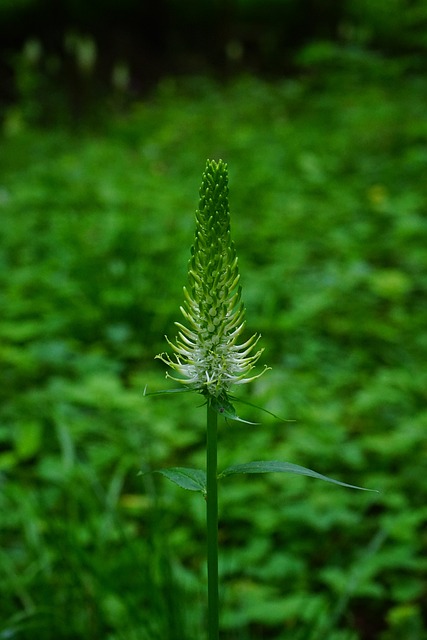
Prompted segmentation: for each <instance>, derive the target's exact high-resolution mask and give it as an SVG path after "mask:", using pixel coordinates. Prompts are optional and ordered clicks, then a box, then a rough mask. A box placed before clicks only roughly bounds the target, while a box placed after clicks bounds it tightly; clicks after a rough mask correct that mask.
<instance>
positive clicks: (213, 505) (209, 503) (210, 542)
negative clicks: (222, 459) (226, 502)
mask: <svg viewBox="0 0 427 640" xmlns="http://www.w3.org/2000/svg"><path fill="white" fill-rule="evenodd" d="M217 425H218V414H217V412H216V411H215V409H213V408H212V406H211V402H210V400H208V403H207V445H206V530H207V567H208V639H209V640H218V639H219V606H218V605H219V602H218V600H219V599H218V477H217V459H218V446H217Z"/></svg>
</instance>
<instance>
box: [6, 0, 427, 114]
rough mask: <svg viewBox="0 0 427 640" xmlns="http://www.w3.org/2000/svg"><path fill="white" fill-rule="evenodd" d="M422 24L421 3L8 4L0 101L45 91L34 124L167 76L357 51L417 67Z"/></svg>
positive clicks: (425, 15) (221, 74)
mask: <svg viewBox="0 0 427 640" xmlns="http://www.w3.org/2000/svg"><path fill="white" fill-rule="evenodd" d="M426 25H427V9H426V8H425V5H424V3H423V2H422V1H421V0H415V1H412V2H410V1H409V0H406V1H401V2H397V1H395V2H391V3H390V2H386V1H385V0H375V1H374V2H367V1H365V0H359V1H358V2H356V0H347V2H342V1H341V0H263V1H260V0H246V1H245V0H216V1H214V0H206V1H203V2H201V1H196V0H190V1H188V2H178V1H177V0H159V1H157V2H147V1H144V2H137V1H136V0H127V1H124V2H117V1H115V0H109V1H106V2H100V1H99V0H96V1H94V2H90V3H87V2H82V1H77V0H68V1H65V2H57V1H55V0H27V1H25V0H21V2H16V3H10V2H7V1H5V0H3V1H2V2H0V41H1V43H2V44H1V51H0V72H1V74H0V77H1V81H0V101H1V103H2V104H3V107H4V106H5V105H8V104H11V103H14V102H17V101H18V102H19V101H22V100H24V101H25V100H26V98H28V95H29V94H30V95H31V96H32V97H34V96H38V100H39V102H41V103H42V106H41V107H39V108H38V113H34V114H32V116H31V117H32V119H35V120H39V119H41V120H45V121H50V120H51V119H52V118H53V117H54V116H55V115H57V112H58V110H59V111H61V110H66V108H67V107H70V109H71V112H72V114H74V115H77V116H79V115H81V113H82V112H83V111H84V110H85V109H87V108H88V106H89V105H90V104H91V103H93V101H94V100H96V99H99V98H103V97H105V96H110V95H111V93H113V94H114V93H119V94H120V95H121V96H122V98H121V102H123V101H124V102H126V101H127V100H129V99H132V98H135V97H139V96H141V95H144V94H145V93H146V92H147V91H149V90H150V89H151V88H152V87H153V86H154V85H155V84H156V83H157V82H158V81H159V79H160V78H162V77H164V76H170V75H180V74H206V73H207V74H209V75H213V76H215V77H216V78H217V79H226V78H228V77H230V76H233V75H234V74H236V73H241V72H250V73H255V74H261V75H263V76H264V77H271V76H283V75H292V74H295V73H297V72H298V73H299V72H300V71H301V70H302V69H304V70H305V71H307V70H311V71H313V68H314V72H315V71H316V67H317V66H318V65H319V64H320V65H325V63H326V64H328V63H330V61H331V59H332V60H333V61H334V62H335V63H339V60H340V58H341V57H344V58H346V57H348V56H349V55H350V56H351V55H352V54H353V55H354V52H355V50H356V51H360V50H363V51H366V50H369V51H375V52H376V53H377V54H378V53H379V54H381V55H385V56H391V57H396V56H397V57H399V58H400V59H401V60H402V64H403V67H404V68H405V69H411V68H414V67H415V68H420V67H422V65H423V62H424V60H425V54H426V49H427V38H426V35H425V34H426ZM313 44H314V45H315V46H314V49H313ZM36 111H37V110H36ZM30 119H31V118H30Z"/></svg>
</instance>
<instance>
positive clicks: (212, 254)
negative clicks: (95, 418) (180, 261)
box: [157, 160, 268, 409]
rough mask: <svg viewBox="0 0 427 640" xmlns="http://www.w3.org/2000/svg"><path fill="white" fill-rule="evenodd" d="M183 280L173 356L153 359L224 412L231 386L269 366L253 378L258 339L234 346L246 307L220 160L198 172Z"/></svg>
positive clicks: (251, 339) (242, 323) (254, 337)
mask: <svg viewBox="0 0 427 640" xmlns="http://www.w3.org/2000/svg"><path fill="white" fill-rule="evenodd" d="M188 280H189V286H188V289H187V288H186V287H184V298H185V300H184V306H182V307H181V313H182V315H183V316H184V319H185V322H186V324H182V323H180V322H176V323H175V324H176V325H177V327H178V329H179V333H178V336H177V338H176V341H175V343H172V342H171V341H170V340H169V339H167V338H166V339H167V341H168V343H169V346H170V347H171V349H172V350H173V357H172V358H171V357H170V356H169V355H167V354H164V353H163V354H160V355H158V356H157V358H160V359H161V360H163V362H165V363H166V364H167V365H169V367H171V368H172V369H173V371H174V372H176V373H178V374H179V377H177V376H174V375H171V374H169V373H167V374H166V375H167V377H169V378H171V379H172V380H175V381H177V382H180V383H182V384H184V385H187V386H188V388H189V389H194V390H195V391H198V392H199V393H201V394H203V395H204V396H205V397H206V399H208V400H209V401H211V403H212V404H213V405H214V406H218V407H222V408H223V409H224V408H225V407H226V406H227V405H228V406H230V403H229V399H228V393H229V390H230V387H231V386H232V385H233V384H244V383H246V382H251V381H252V380H255V379H256V378H259V376H261V375H262V374H263V373H264V372H265V371H266V370H267V369H268V367H267V366H265V367H264V369H263V370H262V371H261V372H260V373H258V374H255V375H252V370H253V369H254V367H255V364H256V363H257V361H258V359H259V357H260V356H261V353H262V351H263V350H262V349H260V350H258V351H255V348H256V346H257V344H258V340H259V338H260V336H259V335H257V334H254V335H253V336H252V337H251V338H249V340H246V341H245V342H242V343H240V344H239V343H238V341H239V339H240V338H241V335H242V333H243V331H244V328H245V319H244V318H245V307H244V304H243V302H242V299H241V287H240V285H239V280H240V274H239V268H238V258H237V255H236V250H235V247H234V243H233V242H232V240H231V237H230V213H229V208H228V174H227V165H226V164H225V163H224V162H223V161H222V160H219V161H218V162H215V161H214V160H210V161H208V162H207V165H206V171H205V173H204V174H203V180H202V186H201V188H200V203H199V208H198V210H197V212H196V234H195V240H194V245H193V247H192V250H191V259H190V262H189V267H188Z"/></svg>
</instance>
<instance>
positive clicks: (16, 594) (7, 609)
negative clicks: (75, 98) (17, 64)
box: [0, 69, 427, 640]
mask: <svg viewBox="0 0 427 640" xmlns="http://www.w3.org/2000/svg"><path fill="white" fill-rule="evenodd" d="M375 71H376V72H375V73H372V74H370V75H367V76H366V78H363V91H361V90H360V86H361V78H360V77H357V78H355V77H354V76H353V75H352V74H350V73H346V72H341V73H340V74H337V73H336V74H331V75H329V76H328V77H327V78H326V77H315V78H314V77H313V78H312V77H308V78H307V79H305V80H304V81H280V82H279V81H278V82H275V83H270V84H269V83H265V82H261V81H258V80H254V79H251V78H242V79H240V80H239V81H235V82H233V83H231V84H230V85H229V86H223V87H220V86H218V85H216V84H214V83H212V82H210V81H208V80H204V79H201V78H199V79H189V80H182V81H176V80H173V79H171V80H165V81H163V82H162V83H161V84H160V85H159V87H158V89H157V91H156V93H155V94H154V95H153V96H152V97H151V98H150V99H149V100H148V99H147V100H146V101H145V102H142V103H140V104H137V105H135V106H134V108H133V111H132V113H130V114H129V115H127V116H122V117H116V118H114V119H111V121H108V122H107V123H106V124H105V125H104V127H103V128H100V129H99V130H98V131H97V132H86V133H85V132H84V131H83V132H81V133H80V134H79V135H78V136H76V135H72V134H69V133H67V132H66V131H64V130H53V131H52V130H51V131H37V130H34V129H31V128H28V129H25V126H24V125H22V126H21V129H20V128H19V127H17V128H14V129H13V128H12V129H10V128H9V129H8V130H6V131H5V132H4V135H3V138H2V141H1V143H2V154H1V156H0V214H1V215H0V219H1V225H0V263H1V267H2V268H1V271H0V279H1V292H0V305H1V319H0V338H1V343H0V359H1V367H2V377H1V380H2V384H1V391H0V393H1V396H2V400H1V408H0V413H1V425H0V438H1V453H0V465H1V491H0V513H1V520H0V523H1V547H0V572H1V579H0V592H1V593H0V614H1V615H0V620H1V627H0V637H2V636H3V637H17V638H29V637H34V635H35V634H36V635H37V637H39V638H42V639H44V638H67V637H69V638H114V639H115V638H133V637H135V638H136V637H138V638H141V637H142V638H147V640H148V639H150V640H151V639H154V638H175V637H176V638H180V639H186V638H188V639H189V640H192V638H195V637H198V636H199V635H200V630H201V629H202V622H203V616H204V613H205V612H204V604H203V594H202V590H201V587H200V585H203V580H204V539H203V527H204V508H203V504H200V505H199V504H198V501H194V500H193V497H194V496H192V495H191V494H187V493H186V492H182V491H181V490H180V489H179V488H175V487H174V486H173V485H169V484H168V485H166V484H165V483H164V482H163V481H162V479H161V478H157V477H155V478H152V477H151V475H150V474H148V475H143V476H138V475H137V472H138V470H139V469H141V468H142V469H144V470H150V469H153V468H159V467H164V466H168V465H170V466H173V465H174V464H176V461H177V460H178V459H179V460H181V459H184V458H185V459H186V460H187V461H188V465H189V466H195V467H198V466H200V465H201V464H203V455H204V431H203V429H202V428H201V427H200V424H199V417H198V416H199V412H198V408H197V404H198V402H197V399H191V397H187V396H186V395H185V394H184V395H183V396H179V397H176V398H174V411H173V413H172V412H171V411H170V402H169V403H166V406H165V402H164V401H163V400H161V401H160V399H155V398H151V399H150V402H147V398H144V397H143V390H144V388H145V385H146V384H148V386H149V388H150V389H153V390H155V389H162V388H164V384H165V383H164V380H163V367H162V366H161V363H156V362H153V354H155V353H159V352H161V351H162V350H163V338H162V336H163V335H164V334H169V335H173V332H174V330H173V321H174V320H175V315H176V314H175V308H176V295H177V292H178V291H179V290H180V288H181V284H182V282H184V281H185V275H186V274H185V267H186V262H187V251H188V246H189V244H190V243H191V240H192V234H193V229H192V224H193V221H192V216H191V215H189V212H192V211H193V209H194V193H195V192H197V188H198V173H199V168H200V166H201V164H203V163H204V161H205V158H206V157H223V158H225V159H226V160H227V161H228V163H229V166H230V167H232V170H231V171H232V173H231V178H232V180H233V185H236V188H233V192H232V194H230V198H231V206H232V209H233V212H234V215H235V217H236V224H235V227H234V235H235V242H236V245H238V247H239V259H240V266H241V270H242V273H244V282H243V286H244V290H245V303H246V307H247V313H248V318H249V319H250V327H249V328H248V331H249V330H252V333H253V332H254V331H260V332H261V333H262V336H263V337H262V339H263V345H264V346H265V348H266V349H265V361H266V362H268V364H269V365H271V366H272V368H273V369H272V371H271V372H269V377H268V382H267V381H265V380H264V379H263V378H261V379H260V380H258V381H256V382H254V384H253V388H252V391H251V394H252V395H251V397H250V398H249V399H250V400H251V401H253V402H254V403H255V404H259V405H262V406H265V407H266V408H267V409H269V410H270V411H272V412H274V413H276V414H279V415H283V416H285V417H287V418H292V419H295V422H294V423H286V424H278V423H277V422H275V421H274V420H273V419H271V422H270V420H269V418H268V417H263V422H265V428H262V429H260V428H259V427H257V428H256V429H253V428H252V427H251V426H250V425H244V424H238V423H231V424H230V426H229V427H228V428H227V430H225V432H224V441H223V442H222V443H221V445H220V449H219V458H220V461H221V466H222V467H226V466H227V465H230V464H233V462H235V460H239V459H242V460H244V459H247V455H246V452H247V451H248V449H250V450H251V451H257V452H258V454H259V456H258V457H259V458H266V459H267V458H275V459H277V458H281V459H284V460H297V461H298V462H299V463H301V464H304V465H305V466H307V467H311V468H315V469H316V470H317V471H319V472H321V473H330V472H331V469H333V470H334V475H336V477H337V478H338V479H342V480H345V481H348V482H351V483H353V484H362V485H363V486H368V487H375V488H377V489H379V490H380V491H381V493H380V495H379V496H377V495H374V494H372V495H371V494H365V493H360V494H355V493H351V494H350V493H347V492H346V491H344V490H341V489H337V490H331V489H330V488H329V487H328V488H327V490H325V485H323V484H322V483H318V484H315V483H313V482H312V481H310V479H306V478H303V477H295V478H291V477H290V476H289V477H288V478H287V481H286V482H283V479H282V478H281V479H280V480H278V479H277V478H276V477H275V476H273V475H272V476H269V477H264V478H263V479H262V480H258V478H255V477H253V478H251V481H250V482H247V481H246V480H245V479H239V478H238V477H236V478H233V482H232V483H231V482H230V484H229V485H228V486H227V491H226V492H221V490H220V504H221V512H220V530H219V537H220V543H221V546H222V548H223V550H224V551H223V554H222V559H221V562H220V568H219V569H220V576H221V583H222V584H223V585H224V587H223V589H222V590H221V592H220V600H221V607H222V610H223V615H222V619H221V630H222V637H223V638H224V639H226V638H227V639H230V640H231V639H233V640H234V639H238V640H252V639H254V638H270V639H274V640H287V639H289V638H292V639H293V640H294V639H295V638H297V639H298V638H301V639H302V638H304V639H309V640H310V639H312V640H320V638H325V639H326V638H327V639H328V640H350V639H351V640H373V639H374V638H375V640H377V639H379V640H394V639H396V640H397V639H398V638H399V639H400V638H402V637H405V638H408V639H409V640H412V639H413V640H423V639H424V638H426V637H427V632H426V622H425V610H424V604H423V603H424V602H425V596H426V560H425V553H424V551H425V546H426V533H425V532H426V527H425V523H426V520H427V509H426V507H425V503H426V489H425V482H424V477H425V472H426V462H425V460H426V456H425V453H426V438H425V429H426V422H427V413H426V409H425V401H426V392H425V389H426V388H427V384H426V382H427V381H426V373H425V364H424V363H425V360H426V355H427V354H426V352H427V333H426V331H425V327H426V320H427V307H426V304H425V295H426V282H427V279H426V270H427V249H426V247H427V242H426V240H427V222H426V217H425V207H426V193H425V187H424V184H423V180H422V174H423V172H425V167H426V164H427V119H426V116H425V109H424V105H425V100H426V97H427V86H426V83H425V80H423V79H420V78H416V77H401V76H397V75H396V76H395V77H393V82H390V77H389V78H387V79H386V81H382V79H381V75H379V74H378V73H377V71H378V70H377V69H376V70H375ZM396 87H398V88H399V90H398V91H396ZM261 160H262V161H261ZM239 185H244V186H242V187H241V188H239ZM249 335H251V334H249ZM248 337H249V336H248ZM177 407H178V409H177ZM251 411H252V410H251ZM242 413H243V415H242V417H244V418H245V417H246V418H249V419H250V416H249V415H248V414H247V413H246V414H245V409H244V407H242ZM177 415H179V416H181V417H180V419H179V421H178V423H177V420H176V416H177ZM160 483H161V490H160V489H159V485H160ZM332 489H333V488H332ZM174 634H175V635H174Z"/></svg>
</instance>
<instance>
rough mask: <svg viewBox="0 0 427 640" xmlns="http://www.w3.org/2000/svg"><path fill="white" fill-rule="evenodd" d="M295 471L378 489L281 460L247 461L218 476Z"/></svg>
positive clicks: (345, 484)
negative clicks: (344, 480) (330, 476)
mask: <svg viewBox="0 0 427 640" xmlns="http://www.w3.org/2000/svg"><path fill="white" fill-rule="evenodd" d="M271 472H278V473H295V474H297V475H300V476H309V477H310V478H317V479H318V480H325V481H326V482H332V483H333V484H339V485H341V486H342V487H349V488H350V489H360V490H361V491H376V489H366V488H365V487H358V486H356V485H354V484H347V482H341V481H340V480H334V479H333V478H329V477H328V476H324V475H323V474H321V473H317V471H313V470H312V469H307V468H306V467H301V466H300V465H298V464H292V462H281V461H280V460H258V461H255V462H247V463H245V464H234V465H232V466H231V467H227V469H224V471H222V472H221V473H220V475H219V476H218V477H219V478H224V477H226V476H231V475H234V474H236V473H271Z"/></svg>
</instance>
